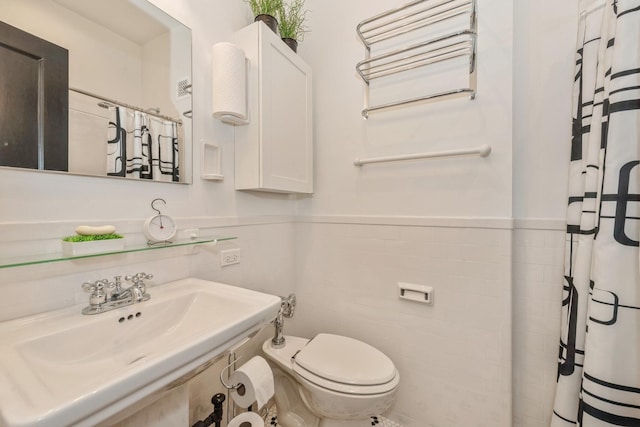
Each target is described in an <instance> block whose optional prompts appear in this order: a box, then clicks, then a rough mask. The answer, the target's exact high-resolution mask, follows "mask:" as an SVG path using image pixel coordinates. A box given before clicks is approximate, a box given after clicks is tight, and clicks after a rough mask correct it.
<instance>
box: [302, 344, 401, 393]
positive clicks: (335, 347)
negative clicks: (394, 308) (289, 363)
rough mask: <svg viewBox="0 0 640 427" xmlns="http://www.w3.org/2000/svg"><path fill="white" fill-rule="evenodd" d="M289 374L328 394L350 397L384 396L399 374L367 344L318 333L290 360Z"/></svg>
mask: <svg viewBox="0 0 640 427" xmlns="http://www.w3.org/2000/svg"><path fill="white" fill-rule="evenodd" d="M293 371H294V373H295V374H296V375H299V376H300V377H301V378H303V379H305V380H307V381H309V382H311V383H314V384H316V385H318V386H320V387H323V388H326V389H328V390H331V391H335V392H339V393H346V394H351V395H371V394H382V393H388V392H389V391H391V390H393V389H395V388H396V387H397V386H398V384H399V382H400V378H399V374H398V371H397V369H396V367H395V366H394V364H393V362H392V361H391V359H389V358H388V357H387V356H386V355H385V354H384V353H382V352H381V351H379V350H378V349H376V348H374V347H372V346H370V345H369V344H366V343H363V342H361V341H358V340H355V339H353V338H348V337H344V336H340V335H332V334H318V335H317V336H316V337H315V338H313V339H312V340H311V341H309V342H308V343H307V345H306V346H305V347H304V348H302V350H300V352H298V354H296V355H295V356H294V357H293Z"/></svg>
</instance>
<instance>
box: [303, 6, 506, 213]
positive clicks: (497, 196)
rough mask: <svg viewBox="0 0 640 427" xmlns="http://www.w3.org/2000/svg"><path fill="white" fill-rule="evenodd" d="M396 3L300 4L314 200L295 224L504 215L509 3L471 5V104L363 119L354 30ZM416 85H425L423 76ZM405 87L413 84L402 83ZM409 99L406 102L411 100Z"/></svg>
mask: <svg viewBox="0 0 640 427" xmlns="http://www.w3.org/2000/svg"><path fill="white" fill-rule="evenodd" d="M405 3H406V1H404V0H393V1H390V0H384V1H382V0H376V1H370V0H352V1H349V2H339V1H321V0H309V1H307V4H308V6H309V8H310V9H311V10H312V12H311V13H310V14H309V17H310V24H309V25H310V27H311V32H309V33H308V34H307V35H306V37H305V41H304V42H303V43H302V44H301V46H300V49H299V52H300V55H301V56H302V57H303V58H305V59H306V60H307V62H309V64H310V65H311V67H312V69H313V72H314V97H315V103H314V108H315V110H314V123H315V127H316V132H315V137H316V141H315V142H316V144H315V148H316V151H315V159H316V181H315V182H316V188H317V191H316V194H315V195H314V197H313V198H309V199H305V200H303V201H301V202H300V204H299V212H300V213H301V214H304V215H343V214H352V215H393V216H446V217H451V216H456V217H476V216H482V217H501V218H508V217H510V216H511V181H512V180H511V138H512V125H511V122H512V108H511V103H512V59H513V52H512V50H513V49H512V31H513V22H512V21H513V2H511V1H507V0H480V1H479V2H478V10H479V17H480V18H479V20H478V97H477V99H476V100H474V101H469V100H468V99H465V98H461V99H455V100H449V101H446V102H436V103H433V104H428V105H421V106H411V107H406V108H403V109H400V110H397V111H385V112H379V113H376V114H372V115H371V116H370V118H369V119H368V120H366V121H365V120H363V119H362V117H361V110H362V106H363V102H364V101H363V96H364V90H365V84H364V83H363V82H362V81H361V80H360V79H359V77H358V76H357V74H356V71H355V66H356V64H357V63H358V62H359V61H361V60H362V59H364V55H365V49H364V46H363V45H362V43H361V42H360V41H359V39H358V38H357V36H356V30H355V28H356V25H357V24H358V23H359V22H360V21H362V20H364V19H366V18H369V17H371V16H373V15H375V14H377V13H380V12H382V11H384V10H387V9H389V8H393V7H397V6H400V5H403V4H405ZM421 74H422V76H423V77H424V78H425V79H429V77H430V71H429V70H428V69H426V70H424V71H423V72H422V73H421ZM406 84H407V85H408V86H409V87H411V86H413V85H414V84H415V83H414V82H412V81H409V82H407V83H406ZM418 95H419V94H418V93H415V94H414V96H418ZM480 144H489V145H491V146H492V149H493V151H492V153H491V156H490V157H488V158H484V159H481V158H478V157H472V158H458V159H446V160H432V161H416V162H404V163H397V164H383V165H371V166H365V167H363V168H357V167H354V166H353V160H354V158H356V157H377V156H383V155H397V154H412V153H420V152H431V151H441V150H448V149H458V148H467V147H474V146H478V145H480Z"/></svg>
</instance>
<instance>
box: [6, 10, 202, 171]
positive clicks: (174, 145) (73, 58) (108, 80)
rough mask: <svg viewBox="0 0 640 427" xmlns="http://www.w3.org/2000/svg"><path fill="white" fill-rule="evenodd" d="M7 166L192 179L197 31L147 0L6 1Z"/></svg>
mask: <svg viewBox="0 0 640 427" xmlns="http://www.w3.org/2000/svg"><path fill="white" fill-rule="evenodd" d="M0 21H1V22H0V166H9V167H15V168H27V169H34V170H53V171H65V172H69V173H72V174H82V175H93V176H103V177H121V178H127V179H136V180H143V181H162V182H179V183H190V182H191V169H192V159H191V158H190V155H191V152H192V150H191V119H190V115H191V111H192V101H191V31H190V30H189V29H188V28H187V27H186V26H184V25H182V24H181V23H179V22H178V21H176V20H175V19H173V18H172V17H170V16H169V15H167V14H166V13H164V12H163V11H161V10H160V9H158V8H157V7H155V6H154V5H152V4H151V3H149V2H148V1H146V0H0Z"/></svg>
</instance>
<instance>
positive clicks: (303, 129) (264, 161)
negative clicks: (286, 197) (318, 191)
mask: <svg viewBox="0 0 640 427" xmlns="http://www.w3.org/2000/svg"><path fill="white" fill-rule="evenodd" d="M265 33H266V34H264V37H263V38H262V64H261V65H262V66H261V82H260V87H261V102H260V116H261V117H260V118H261V130H262V132H261V169H262V170H261V178H262V186H263V187H264V188H267V189H275V190H279V191H291V192H299V193H311V192H313V143H312V110H311V69H310V67H309V66H308V65H307V64H306V63H304V61H302V60H301V59H300V58H299V57H298V56H297V55H296V54H295V53H294V52H293V51H292V50H291V49H290V48H289V47H288V46H286V45H285V44H284V43H283V42H282V40H280V39H279V38H277V37H275V36H273V37H272V36H271V34H268V31H266V32H265Z"/></svg>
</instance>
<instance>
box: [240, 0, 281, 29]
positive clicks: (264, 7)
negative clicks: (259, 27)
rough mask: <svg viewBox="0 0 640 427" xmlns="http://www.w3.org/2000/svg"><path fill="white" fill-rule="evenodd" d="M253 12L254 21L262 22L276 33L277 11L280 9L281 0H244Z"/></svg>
mask: <svg viewBox="0 0 640 427" xmlns="http://www.w3.org/2000/svg"><path fill="white" fill-rule="evenodd" d="M245 1H246V2H247V3H249V7H250V8H251V11H252V12H253V16H254V17H255V21H256V22H257V21H262V22H264V23H265V24H266V25H267V27H269V28H271V30H273V32H274V33H276V34H277V33H278V20H277V15H278V12H279V11H280V10H281V9H282V0H245Z"/></svg>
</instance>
